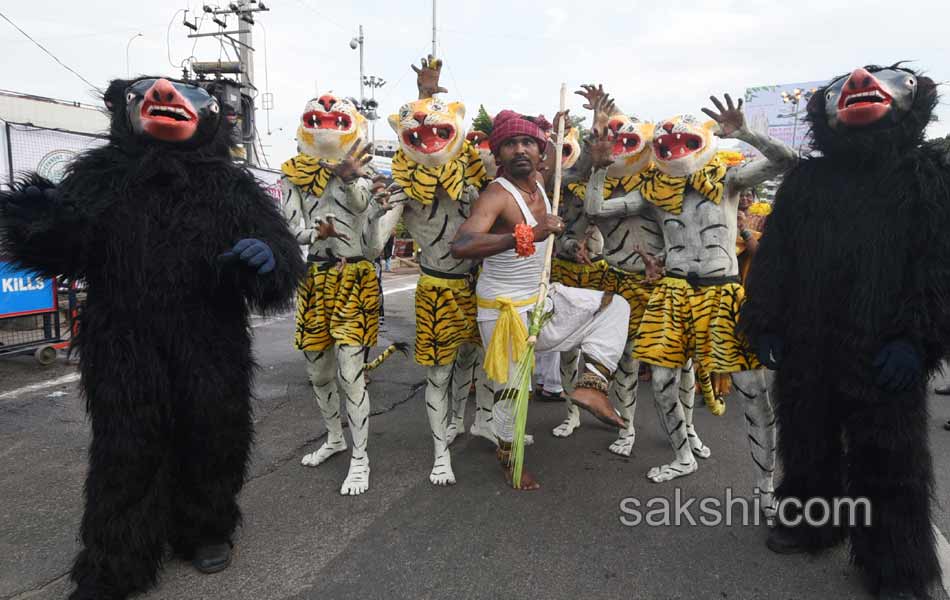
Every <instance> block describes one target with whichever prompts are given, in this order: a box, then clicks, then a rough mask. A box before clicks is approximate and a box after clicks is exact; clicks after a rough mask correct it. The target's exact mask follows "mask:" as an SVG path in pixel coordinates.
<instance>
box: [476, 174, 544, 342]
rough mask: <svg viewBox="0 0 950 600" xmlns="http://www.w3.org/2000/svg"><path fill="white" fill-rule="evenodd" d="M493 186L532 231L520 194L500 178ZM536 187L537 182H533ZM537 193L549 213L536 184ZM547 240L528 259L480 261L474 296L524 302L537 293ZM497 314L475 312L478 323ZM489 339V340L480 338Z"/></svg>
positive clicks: (508, 253) (504, 256)
mask: <svg viewBox="0 0 950 600" xmlns="http://www.w3.org/2000/svg"><path fill="white" fill-rule="evenodd" d="M495 182H496V183H498V184H499V185H501V186H502V187H503V188H505V190H506V191H507V192H508V193H509V194H511V196H512V197H513V198H514V199H515V202H517V203H518V208H520V209H521V214H522V216H523V217H524V221H525V223H527V224H528V225H531V226H532V227H534V226H535V225H537V224H538V221H537V220H536V219H535V218H534V215H533V214H532V213H531V211H530V210H528V205H527V204H526V203H525V201H524V196H522V195H521V191H520V190H519V189H518V188H517V187H515V186H514V184H512V183H511V182H510V181H508V180H507V179H505V178H503V177H499V178H497V179H495ZM536 183H537V182H536ZM537 185H538V189H539V190H540V191H541V196H542V197H543V198H544V205H545V208H546V211H547V212H551V203H550V202H549V201H548V196H547V194H545V193H544V188H543V187H541V184H540V183H538V184H537ZM547 244H548V240H547V239H545V240H544V241H543V242H537V243H536V244H535V251H534V254H532V255H531V256H527V257H525V256H518V254H517V253H516V252H515V251H514V250H513V249H512V250H505V251H504V252H500V253H498V254H495V255H493V256H488V257H486V258H485V259H484V260H483V261H482V272H481V273H480V274H479V276H478V284H477V285H476V287H475V294H476V295H478V297H479V298H485V299H486V300H494V299H495V298H510V299H511V300H515V301H518V300H525V299H527V298H531V297H532V296H535V295H536V294H537V293H538V286H539V285H540V284H541V271H543V270H544V253H545V248H546V247H547ZM532 308H533V306H532V305H527V306H521V307H518V308H517V309H516V310H517V311H518V312H519V313H525V312H528V311H529V310H531V309H532ZM497 318H498V311H497V310H495V309H492V308H481V307H479V309H478V320H479V321H481V320H483V319H497ZM484 339H489V338H484Z"/></svg>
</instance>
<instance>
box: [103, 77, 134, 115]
mask: <svg viewBox="0 0 950 600" xmlns="http://www.w3.org/2000/svg"><path fill="white" fill-rule="evenodd" d="M130 83H132V82H131V81H129V80H126V79H113V80H112V81H110V82H109V87H108V88H106V91H105V92H104V93H103V94H102V102H103V104H105V105H106V109H107V110H108V111H109V112H111V113H114V112H115V111H116V110H117V109H119V108H121V107H123V106H125V88H127V87H129V84H130Z"/></svg>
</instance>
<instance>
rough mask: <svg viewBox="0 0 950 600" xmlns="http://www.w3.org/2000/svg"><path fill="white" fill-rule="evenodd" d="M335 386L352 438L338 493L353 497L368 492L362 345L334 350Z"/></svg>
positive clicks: (367, 407) (367, 419)
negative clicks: (350, 451)
mask: <svg viewBox="0 0 950 600" xmlns="http://www.w3.org/2000/svg"><path fill="white" fill-rule="evenodd" d="M336 349H337V352H336V362H337V370H336V383H337V388H338V389H339V391H340V395H341V396H343V400H344V401H345V402H346V418H347V422H348V423H349V426H350V436H351V437H352V438H353V455H352V457H351V458H350V470H349V472H348V473H347V474H346V479H344V480H343V485H342V486H341V487H340V493H341V494H343V495H344V496H356V495H359V494H362V493H364V492H366V491H367V490H369V454H368V453H367V451H366V447H367V442H368V440H369V409H370V406H369V394H368V393H367V391H366V380H365V378H364V377H363V372H364V369H365V363H364V361H363V347H362V346H337V347H336Z"/></svg>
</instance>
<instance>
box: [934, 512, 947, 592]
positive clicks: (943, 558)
mask: <svg viewBox="0 0 950 600" xmlns="http://www.w3.org/2000/svg"><path fill="white" fill-rule="evenodd" d="M931 526H932V527H933V528H934V537H936V538H937V559H938V560H939V561H940V570H941V571H942V573H941V574H940V584H941V585H942V586H943V591H945V592H946V593H947V595H948V596H950V542H948V541H947V537H946V536H945V535H943V532H942V531H940V528H939V527H937V526H936V525H933V524H931Z"/></svg>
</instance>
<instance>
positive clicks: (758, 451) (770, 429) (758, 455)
mask: <svg viewBox="0 0 950 600" xmlns="http://www.w3.org/2000/svg"><path fill="white" fill-rule="evenodd" d="M732 387H733V388H734V389H735V391H736V393H737V394H738V395H739V396H740V397H741V398H742V399H743V400H744V401H745V420H746V426H747V430H748V436H749V453H750V455H751V457H752V466H753V470H754V472H755V478H754V481H753V484H754V486H755V487H754V489H758V490H759V494H760V496H761V499H762V507H763V510H764V511H765V513H766V515H767V516H771V515H773V514H774V512H775V508H774V495H773V493H774V487H773V483H772V478H773V475H774V473H775V411H774V410H773V409H772V402H771V399H770V398H769V390H768V385H767V381H766V374H765V369H759V370H756V371H742V372H739V373H733V374H732Z"/></svg>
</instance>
